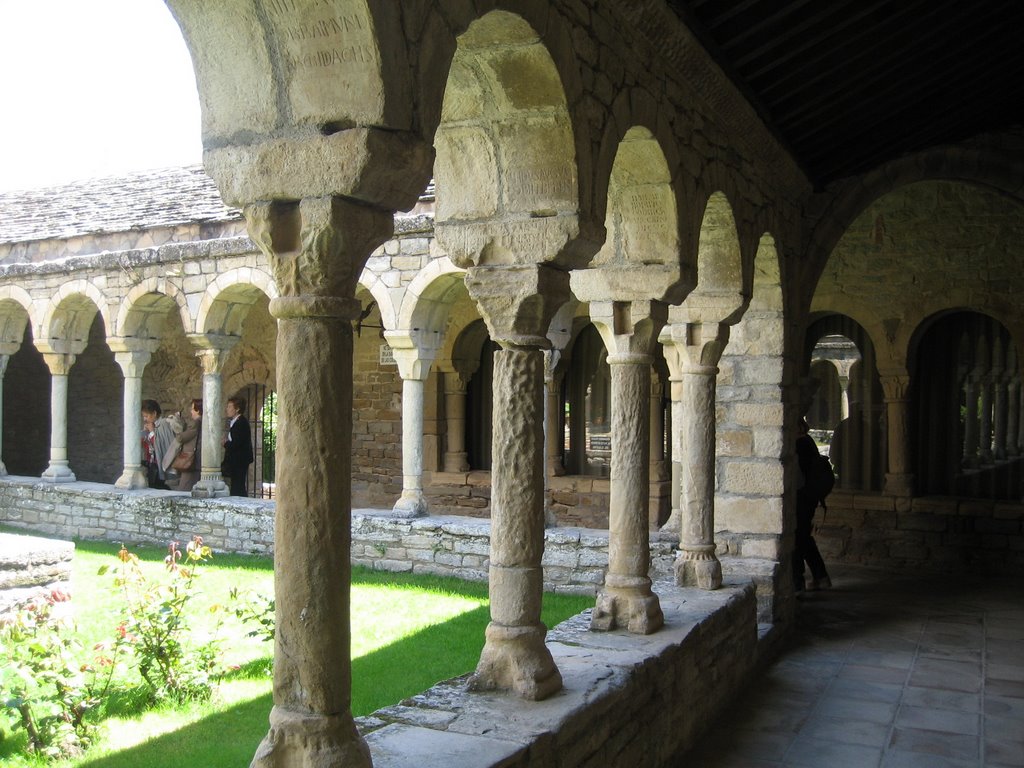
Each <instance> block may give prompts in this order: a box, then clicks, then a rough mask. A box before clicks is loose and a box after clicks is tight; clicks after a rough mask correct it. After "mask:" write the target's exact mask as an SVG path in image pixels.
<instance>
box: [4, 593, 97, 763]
mask: <svg viewBox="0 0 1024 768" xmlns="http://www.w3.org/2000/svg"><path fill="white" fill-rule="evenodd" d="M67 599H68V596H67V594H66V593H64V592H63V591H61V590H56V589H55V590H53V591H51V592H50V594H49V595H47V596H46V597H45V598H41V599H38V600H35V601H33V602H32V603H30V604H29V605H28V606H27V607H26V608H24V609H23V610H20V611H17V612H15V613H13V614H11V615H9V616H8V617H6V618H5V620H4V621H3V623H2V624H0V699H2V703H3V705H4V706H5V707H8V708H10V709H11V710H13V711H14V713H15V722H16V723H17V725H18V726H20V727H21V728H23V729H24V730H25V733H26V734H27V736H28V743H27V747H28V750H29V751H30V752H34V753H36V754H39V755H42V756H44V757H47V758H53V759H56V758H61V757H71V756H74V755H77V754H79V753H81V752H82V751H83V750H84V749H85V748H86V747H87V746H88V745H89V743H90V741H91V740H92V736H93V732H94V730H95V726H94V725H93V724H92V723H90V722H89V721H88V720H87V719H86V715H87V714H88V713H89V712H90V711H91V710H92V709H93V708H94V707H95V706H96V705H97V704H98V699H97V697H96V695H95V689H94V686H93V684H92V679H91V678H92V676H93V670H92V669H91V668H90V667H88V666H85V665H79V664H77V663H76V662H75V660H74V658H75V656H76V655H78V654H79V653H80V651H81V647H80V645H79V643H78V642H77V641H76V640H74V638H73V632H74V627H73V626H72V625H71V623H70V622H69V621H66V620H64V619H61V618H58V617H56V616H55V615H54V612H53V607H54V605H55V604H57V603H61V602H64V601H66V600H67Z"/></svg>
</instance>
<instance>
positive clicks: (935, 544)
mask: <svg viewBox="0 0 1024 768" xmlns="http://www.w3.org/2000/svg"><path fill="white" fill-rule="evenodd" d="M814 522H815V533H814V537H815V540H816V541H817V542H818V548H819V549H821V552H822V555H823V556H824V558H825V560H826V561H839V562H844V563H854V564H858V565H869V566H877V567H884V568H890V569H896V568H898V569H901V570H915V571H924V572H932V573H935V572H945V573H949V572H952V573H968V572H969V573H972V574H974V575H978V574H991V575H1009V574H1019V573H1020V572H1021V570H1022V569H1024V504H1021V503H1011V502H1003V501H986V500H982V499H955V498H946V497H923V498H915V499H905V498H899V497H894V496H885V495H882V494H871V493H864V494H854V493H847V492H841V491H835V492H833V493H832V494H831V495H830V496H829V498H828V511H827V512H825V513H824V514H823V513H822V510H821V509H819V510H818V512H817V514H816V515H815V518H814Z"/></svg>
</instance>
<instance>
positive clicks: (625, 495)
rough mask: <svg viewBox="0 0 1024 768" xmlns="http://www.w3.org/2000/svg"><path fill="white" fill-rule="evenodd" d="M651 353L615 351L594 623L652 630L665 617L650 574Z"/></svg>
mask: <svg viewBox="0 0 1024 768" xmlns="http://www.w3.org/2000/svg"><path fill="white" fill-rule="evenodd" d="M650 363H651V358H650V357H649V356H648V355H640V354H612V355H609V356H608V364H609V366H610V368H611V377H612V392H611V403H612V459H611V495H610V499H609V510H608V527H609V539H608V573H607V575H606V576H605V581H604V586H603V587H602V588H601V589H600V590H599V591H598V594H597V603H596V605H595V607H594V613H593V617H592V620H591V623H590V626H591V629H599V630H609V629H614V628H615V627H625V628H627V629H628V630H629V631H630V632H634V633H636V634H644V635H646V634H650V633H651V632H654V631H655V630H657V629H659V628H660V627H661V626H662V625H664V623H665V619H664V616H663V615H662V612H661V605H660V603H659V601H658V596H657V595H655V594H654V592H653V591H652V590H651V579H650V576H649V571H650V565H651V556H650V534H649V525H648V506H649V497H650V447H649V445H648V443H649V440H650V424H651V422H650V403H651V401H650V392H651V374H650Z"/></svg>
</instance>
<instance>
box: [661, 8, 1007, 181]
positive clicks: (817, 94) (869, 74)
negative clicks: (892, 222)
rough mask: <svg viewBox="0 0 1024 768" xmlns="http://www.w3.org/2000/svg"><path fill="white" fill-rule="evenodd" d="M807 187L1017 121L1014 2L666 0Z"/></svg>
mask: <svg viewBox="0 0 1024 768" xmlns="http://www.w3.org/2000/svg"><path fill="white" fill-rule="evenodd" d="M668 4H669V6H670V7H671V8H672V9H673V10H674V11H675V12H676V14H677V15H679V16H680V18H681V19H682V20H683V22H684V23H685V24H686V25H687V26H688V27H689V28H690V29H691V30H692V31H693V32H694V34H695V35H696V36H697V37H698V39H699V40H700V41H701V43H702V44H703V45H704V47H705V48H707V49H708V51H709V52H710V53H711V55H712V56H713V57H714V58H715V60H716V61H717V62H718V63H719V65H720V66H721V67H722V69H723V70H724V71H725V72H726V74H727V75H728V76H729V77H730V78H731V79H732V80H733V82H735V83H736V85H737V86H738V87H739V88H740V90H741V91H743V93H744V94H745V95H746V96H747V98H748V99H749V100H750V101H751V103H752V104H753V105H754V107H755V108H756V109H757V110H758V111H759V112H760V114H761V116H762V118H763V119H764V121H765V123H767V125H768V126H769V128H771V130H772V131H773V132H774V133H775V134H776V136H778V137H779V139H780V140H781V141H782V142H783V143H784V144H785V145H786V146H787V147H788V148H789V150H790V151H791V152H792V154H793V155H794V156H795V157H796V159H797V161H798V162H799V163H800V164H801V166H802V167H803V168H804V170H805V171H806V173H807V175H808V176H809V177H810V179H811V180H812V181H813V182H814V183H815V185H816V186H818V187H821V186H824V185H826V184H828V183H829V182H830V181H833V180H835V179H838V178H842V177H844V176H849V175H852V174H857V173H862V172H864V171H867V170H870V169H871V168H874V167H876V166H878V165H880V164H882V163H884V162H886V161H888V160H891V159H893V158H895V157H898V156H900V155H902V154H905V153H908V152H913V151H916V150H920V149H923V148H925V147H929V146H933V145H937V144H943V143H947V142H954V141H960V140H963V139H966V138H969V137H971V136H974V135H977V134H980V133H985V132H989V131H994V130H1002V129H1006V128H1010V127H1014V126H1021V125H1024V0H668Z"/></svg>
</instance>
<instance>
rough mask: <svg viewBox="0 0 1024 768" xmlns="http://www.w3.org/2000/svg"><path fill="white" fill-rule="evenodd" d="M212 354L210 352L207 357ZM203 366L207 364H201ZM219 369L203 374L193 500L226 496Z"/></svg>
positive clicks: (222, 406)
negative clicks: (199, 456)
mask: <svg viewBox="0 0 1024 768" xmlns="http://www.w3.org/2000/svg"><path fill="white" fill-rule="evenodd" d="M213 354H215V353H214V352H213V351H210V352H208V353H207V355H208V356H210V355H213ZM204 365H207V363H205V362H204ZM223 390H224V387H223V384H222V382H221V376H220V367H219V366H216V370H215V371H213V372H210V371H207V372H204V373H203V457H202V462H203V464H202V466H201V467H200V469H199V481H198V482H197V483H196V484H195V485H194V486H193V487H192V495H193V496H195V497H197V498H217V497H220V496H227V495H228V493H229V492H230V489H229V488H228V486H227V484H226V483H225V482H224V478H223V476H222V475H221V471H220V463H221V459H223V457H224V445H223V443H221V439H222V438H223V437H224V400H223Z"/></svg>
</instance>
